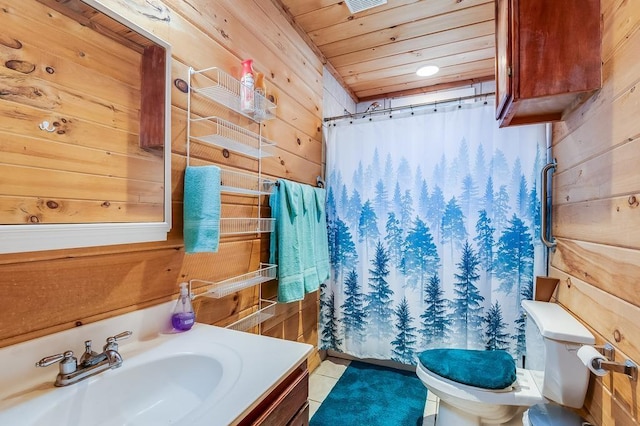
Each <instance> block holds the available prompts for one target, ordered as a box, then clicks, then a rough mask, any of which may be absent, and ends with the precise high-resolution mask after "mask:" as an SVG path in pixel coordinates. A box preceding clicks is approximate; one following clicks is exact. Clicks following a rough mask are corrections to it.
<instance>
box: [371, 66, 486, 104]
mask: <svg viewBox="0 0 640 426" xmlns="http://www.w3.org/2000/svg"><path fill="white" fill-rule="evenodd" d="M493 80H495V76H494V74H493V73H492V74H489V75H485V76H482V77H473V78H468V79H466V80H457V81H451V82H448V83H438V84H433V85H431V86H421V87H416V88H414V89H406V90H399V91H397V92H389V93H385V94H384V97H385V98H389V99H391V98H403V97H405V96H413V95H424V94H425V93H433V92H437V91H441V90H449V89H457V88H460V87H467V86H471V85H473V84H477V83H483V82H485V81H493ZM487 96H488V97H491V95H487ZM380 98H381V97H380V96H365V97H362V98H360V102H367V101H373V100H378V99H380Z"/></svg>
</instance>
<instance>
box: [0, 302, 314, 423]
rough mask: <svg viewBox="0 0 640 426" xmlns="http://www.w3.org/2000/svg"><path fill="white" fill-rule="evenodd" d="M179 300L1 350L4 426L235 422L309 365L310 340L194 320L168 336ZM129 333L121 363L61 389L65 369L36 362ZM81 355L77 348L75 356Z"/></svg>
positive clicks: (1, 419)
mask: <svg viewBox="0 0 640 426" xmlns="http://www.w3.org/2000/svg"><path fill="white" fill-rule="evenodd" d="M172 308H173V303H166V304H163V305H158V306H154V307H150V308H147V309H142V310H138V311H135V312H130V313H127V314H124V315H121V316H116V317H113V318H109V319H106V320H103V321H98V322H95V323H91V324H87V325H84V326H82V327H76V328H73V329H71V330H65V331H63V332H60V333H56V334H51V335H48V336H44V337H41V338H37V339H33V340H29V341H27V342H23V343H20V344H17V345H13V346H7V347H4V348H0V365H4V366H6V368H0V425H20V426H43V425H46V426H116V425H118V426H124V425H126V426H151V425H153V426H163V425H172V426H174V425H178V426H229V425H237V424H238V423H240V421H241V420H242V419H243V418H244V416H246V415H247V414H248V413H249V412H250V411H251V410H252V409H253V408H255V407H256V406H257V405H258V403H259V402H260V401H261V400H262V399H263V398H265V397H266V396H267V395H268V394H269V392H270V391H271V390H273V389H274V388H275V386H277V384H278V383H280V381H281V380H283V379H284V378H285V377H286V376H288V375H289V373H291V372H292V371H294V370H295V369H296V368H297V367H298V366H299V364H300V363H301V362H303V361H304V360H305V359H306V357H307V356H308V355H309V353H310V352H311V350H312V348H313V347H312V346H311V345H307V344H303V343H298V342H290V341H284V340H280V339H274V338H270V337H266V336H258V335H254V334H251V333H243V332H239V331H234V330H228V329H224V328H220V327H215V326H210V325H205V324H199V323H196V324H195V325H194V326H193V328H192V329H191V330H189V331H187V332H184V333H171V332H170V331H169V330H171V328H170V322H169V321H168V318H169V313H170V312H171V310H172ZM122 330H131V331H132V332H133V335H132V336H131V338H129V339H127V340H124V341H123V342H122V344H120V348H119V352H120V354H121V355H122V358H123V363H122V366H121V367H120V368H117V369H115V370H107V371H104V372H102V373H99V374H97V375H95V376H92V377H90V378H87V379H85V380H83V381H80V382H78V383H75V384H72V385H69V386H65V387H59V388H58V387H54V385H53V383H54V381H55V377H56V374H57V373H58V369H57V366H56V365H52V366H50V367H48V368H35V367H34V363H35V362H36V361H37V360H38V359H39V358H42V357H43V356H44V355H48V354H55V353H60V352H64V351H66V350H76V351H77V350H78V349H81V348H82V342H83V341H84V340H87V339H92V340H93V341H94V342H96V343H97V342H104V341H105V339H106V337H108V336H112V335H113V333H114V332H116V333H117V332H120V331H122ZM77 355H78V352H76V356H77Z"/></svg>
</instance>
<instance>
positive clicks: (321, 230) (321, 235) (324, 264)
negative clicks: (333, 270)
mask: <svg viewBox="0 0 640 426" xmlns="http://www.w3.org/2000/svg"><path fill="white" fill-rule="evenodd" d="M313 190H314V192H315V198H316V215H317V216H316V222H315V230H314V237H315V245H316V247H315V252H316V253H315V256H316V269H317V272H318V283H319V284H322V283H323V282H325V281H326V280H328V279H329V234H328V228H327V214H326V210H325V204H326V191H325V189H324V188H313Z"/></svg>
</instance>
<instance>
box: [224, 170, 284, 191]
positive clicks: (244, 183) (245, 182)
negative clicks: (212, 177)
mask: <svg viewBox="0 0 640 426" xmlns="http://www.w3.org/2000/svg"><path fill="white" fill-rule="evenodd" d="M274 186H275V181H273V180H269V179H265V178H263V177H261V176H257V175H252V174H248V173H242V172H235V171H231V170H226V169H222V170H221V173H220V190H221V191H222V192H231V193H233V194H242V195H269V194H271V193H272V192H273V187H274Z"/></svg>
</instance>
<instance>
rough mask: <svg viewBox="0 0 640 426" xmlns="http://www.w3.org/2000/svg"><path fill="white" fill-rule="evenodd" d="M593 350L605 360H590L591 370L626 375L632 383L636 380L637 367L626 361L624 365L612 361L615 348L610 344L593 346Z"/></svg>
mask: <svg viewBox="0 0 640 426" xmlns="http://www.w3.org/2000/svg"><path fill="white" fill-rule="evenodd" d="M594 349H595V350H597V351H598V352H600V353H601V354H602V355H604V356H605V357H606V358H607V359H606V360H604V359H594V360H592V361H591V365H592V367H593V368H595V369H602V370H607V371H611V372H613V373H623V374H626V375H627V376H629V378H630V379H631V380H633V381H634V382H635V381H637V380H638V366H637V365H636V364H635V363H634V362H633V361H631V360H629V359H628V360H626V361H625V362H624V364H623V363H621V362H615V361H612V360H613V359H614V357H615V348H614V347H613V346H612V345H611V344H610V343H606V344H605V345H603V346H594Z"/></svg>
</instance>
